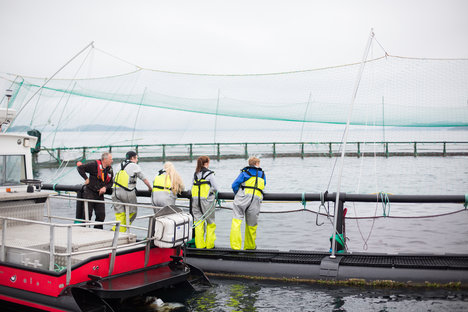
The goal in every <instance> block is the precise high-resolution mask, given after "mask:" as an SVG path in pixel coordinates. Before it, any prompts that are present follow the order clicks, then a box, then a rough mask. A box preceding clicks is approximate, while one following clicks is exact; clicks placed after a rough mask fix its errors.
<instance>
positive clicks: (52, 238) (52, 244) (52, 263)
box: [49, 224, 55, 271]
mask: <svg viewBox="0 0 468 312" xmlns="http://www.w3.org/2000/svg"><path fill="white" fill-rule="evenodd" d="M49 253H50V257H49V270H50V271H54V268H55V227H54V225H53V224H51V225H50V246H49Z"/></svg>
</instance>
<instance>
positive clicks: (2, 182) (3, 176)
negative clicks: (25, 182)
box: [0, 155, 26, 186]
mask: <svg viewBox="0 0 468 312" xmlns="http://www.w3.org/2000/svg"><path fill="white" fill-rule="evenodd" d="M21 179H26V163H25V160H24V155H0V186H9V185H19V184H21V182H20V180H21Z"/></svg>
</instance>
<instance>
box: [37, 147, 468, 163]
mask: <svg viewBox="0 0 468 312" xmlns="http://www.w3.org/2000/svg"><path fill="white" fill-rule="evenodd" d="M341 147H342V143H341V142H243V143H191V144H142V145H103V146H81V147H56V148H47V147H42V148H40V150H39V152H38V153H36V154H35V157H34V158H35V161H36V164H38V165H40V166H44V167H47V166H56V165H57V164H60V165H61V164H62V163H64V162H73V161H77V160H83V159H97V158H99V157H100V155H101V153H104V152H111V153H113V156H114V158H115V159H121V158H125V153H126V152H127V151H129V150H134V151H136V152H137V153H138V154H139V156H140V157H139V160H140V161H166V160H171V161H174V160H189V161H192V160H194V159H196V158H197V157H198V156H201V155H208V156H209V157H210V158H212V159H217V160H220V159H232V158H248V156H249V155H261V156H262V157H272V158H276V157H301V158H304V157H337V156H340V155H341ZM346 156H352V157H369V156H380V157H390V156H412V157H418V156H468V141H458V142H452V141H451V142H427V141H424V142H348V143H347V146H346ZM70 165H74V164H73V163H71V164H70Z"/></svg>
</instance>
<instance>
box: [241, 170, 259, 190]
mask: <svg viewBox="0 0 468 312" xmlns="http://www.w3.org/2000/svg"><path fill="white" fill-rule="evenodd" d="M248 168H249V167H246V168H244V169H243V170H242V171H244V172H245V173H247V174H248V175H249V176H250V178H249V179H248V180H247V181H245V182H244V183H243V184H241V188H242V189H243V190H244V192H245V194H252V195H255V196H258V197H262V196H263V189H265V179H264V178H265V173H264V172H263V171H262V169H261V168H257V173H256V175H255V176H254V175H252V174H251V173H250V172H249V170H248ZM259 172H260V173H261V176H258V174H259Z"/></svg>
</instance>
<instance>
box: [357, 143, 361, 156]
mask: <svg viewBox="0 0 468 312" xmlns="http://www.w3.org/2000/svg"><path fill="white" fill-rule="evenodd" d="M357 157H358V158H359V157H361V142H357Z"/></svg>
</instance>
